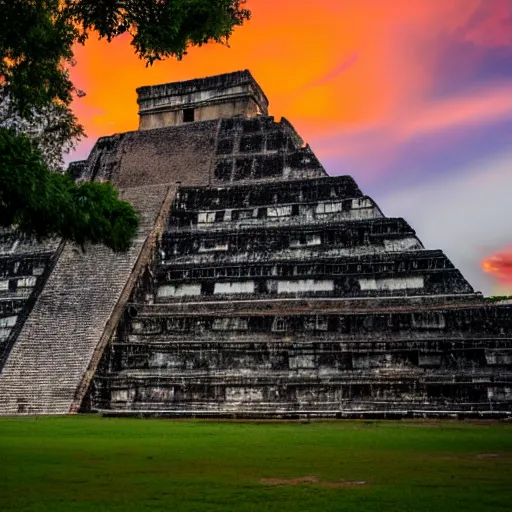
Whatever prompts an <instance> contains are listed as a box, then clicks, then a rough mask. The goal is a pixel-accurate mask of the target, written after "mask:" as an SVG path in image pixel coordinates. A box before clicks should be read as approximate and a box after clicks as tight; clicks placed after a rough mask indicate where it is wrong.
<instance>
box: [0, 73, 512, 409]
mask: <svg viewBox="0 0 512 512" xmlns="http://www.w3.org/2000/svg"><path fill="white" fill-rule="evenodd" d="M137 92H138V104H139V116H140V126H139V129H138V130H137V131H133V132H128V133H122V134H116V135H113V136H110V137H103V138H101V139H99V140H98V142H97V143H96V145H95V147H94V148H93V150H92V151H91V154H90V156H89V158H88V159H87V160H86V161H82V162H75V163H73V164H72V165H70V167H69V170H68V172H69V173H71V174H72V175H73V177H74V178H75V179H76V180H77V181H83V180H110V181H111V182H113V183H114V184H115V185H116V186H117V187H118V188H119V189H120V191H121V195H122V197H124V198H126V199H128V200H130V201H131V202H132V204H133V205H134V206H135V207H136V208H137V210H138V211H139V212H140V213H141V218H142V222H141V226H140V230H139V233H138V235H137V237H136V239H135V240H134V242H133V245H132V247H131V249H130V250H129V251H128V252H127V253H126V254H114V253H112V252H111V251H110V250H108V249H106V248H104V247H100V246H88V247H86V251H85V252H82V251H80V250H79V249H77V248H76V247H74V246H73V245H71V244H66V243H64V242H62V241H60V240H49V241H47V242H45V244H37V243H35V242H34V241H32V240H30V239H27V238H23V237H21V236H20V235H19V234H18V233H16V232H13V231H8V230H7V231H4V232H2V233H0V266H1V268H2V276H1V277H0V370H1V373H0V414H66V413H72V412H80V411H84V412H85V411H96V412H101V413H103V414H107V415H130V414H134V415H155V416H157V415H169V416H172V415H175V416H179V415H182V416H226V417H233V416H236V417H244V416H245V417H302V416H323V417H349V416H357V417H365V416H370V417H376V416H382V417H389V416H414V415H418V416H442V415H459V416H502V417H503V416H509V415H511V414H512V352H511V349H512V305H510V304H504V303H496V302H492V301H491V300H490V299H485V298H483V297H482V296H481V294H479V293H475V292H474V290H473V288H472V287H471V285H470V284H469V283H468V282H467V281H466V280H465V279H464V277H463V276H462V275H461V273H460V272H459V271H458V270H457V269H456V268H455V267H454V265H453V264H452V262H451V261H450V260H449V259H448V258H447V257H446V255H445V254H444V253H443V252H442V251H440V250H430V249H425V248H424V246H423V244H422V243H421V241H420V239H419V238H418V237H417V236H416V233H415V231H414V230H413V229H412V228H411V226H409V224H408V223H407V222H406V221H405V220H404V219H402V218H389V217H385V216H384V214H383V213H382V211H381V210H380V209H379V207H378V206H377V204H376V203H375V201H374V200H373V199H372V198H370V197H368V196H366V195H364V193H363V192H362V191H361V190H360V189H359V187H358V186H357V184H356V183H355V181H354V180H353V179H352V178H351V177H350V176H336V177H333V176H328V175H327V173H326V172H325V170H324V169H323V167H322V165H321V163H320V162H319V161H318V159H317V157H316V156H315V154H314V153H313V151H312V150H311V148H310V147H309V146H308V145H306V144H304V142H303V141H302V139H301V137H300V136H299V135H298V134H297V132H296V131H295V130H294V128H293V127H292V126H291V124H290V123H289V122H288V121H286V120H285V119H281V120H280V121H276V120H275V119H274V118H273V117H272V116H269V115H268V100H267V98H266V97H265V94H264V93H263V91H262V90H261V88H260V87H259V85H258V84H257V83H256V81H255V80H254V78H253V77H252V76H251V74H250V73H249V71H239V72H235V73H229V74H224V75H218V76H213V77H207V78H203V79H196V80H190V81H186V82H177V83H170V84H165V85H158V86H152V87H142V88H140V89H138V91H137Z"/></svg>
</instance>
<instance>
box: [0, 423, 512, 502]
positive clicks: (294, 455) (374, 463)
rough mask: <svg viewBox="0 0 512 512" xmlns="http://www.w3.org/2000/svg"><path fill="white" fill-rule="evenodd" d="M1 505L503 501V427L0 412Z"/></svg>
mask: <svg viewBox="0 0 512 512" xmlns="http://www.w3.org/2000/svg"><path fill="white" fill-rule="evenodd" d="M305 477H309V479H308V480H310V482H304V483H297V482H293V481H292V480H293V479H300V478H305ZM269 480H270V481H269ZM340 482H365V484H364V485H356V486H346V485H345V486H343V485H341V486H340ZM273 483H281V484H282V485H270V484H273ZM292 484H294V485H292ZM0 510H1V511H2V512H5V511H13V510H16V511H25V510H34V511H43V510H44V511H52V512H60V511H66V512H67V511H75V510H79V511H85V510H87V511H107V510H108V511H123V512H130V511H146V510H153V511H154V510H165V511H189V510H193V511H221V510H222V511H266V510H269V511H276V512H286V511H291V510H293V511H295V510H300V511H322V512H328V511H343V510H347V511H356V512H357V511H365V512H371V511H393V512H400V511H404V512H410V511H433V512H442V511H445V510H446V511H450V512H458V511H473V510H474V511H479V512H482V511H488V510H501V511H505V510H507V511H508V510H512V425H511V424H510V423H509V424H506V423H466V422H433V421H425V422H422V421H402V422H399V421H397V422H384V421H383V422H372V421H357V422H356V421H350V422H348V421H337V422H318V423H315V422H313V423H308V424H302V423H291V422H290V423H285V422H283V423H270V422H268V423H232V422H202V421H169V420H134V419H103V418H98V417H95V416H82V417H59V418H37V419H35V418H20V419H11V418H3V419H0Z"/></svg>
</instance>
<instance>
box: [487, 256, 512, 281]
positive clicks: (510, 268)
mask: <svg viewBox="0 0 512 512" xmlns="http://www.w3.org/2000/svg"><path fill="white" fill-rule="evenodd" d="M481 265H482V270H483V271H484V272H487V273H489V274H491V275H492V276H494V277H495V278H496V279H497V281H498V282H499V283H501V284H505V285H512V246H510V247H507V248H505V249H503V250H501V251H498V252H495V253H494V254H492V255H491V256H489V257H487V258H485V259H484V260H483V261H482V264H481Z"/></svg>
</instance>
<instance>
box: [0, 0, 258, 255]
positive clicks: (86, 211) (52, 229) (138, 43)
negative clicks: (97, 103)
mask: <svg viewBox="0 0 512 512" xmlns="http://www.w3.org/2000/svg"><path fill="white" fill-rule="evenodd" d="M244 4H245V0H0V12H1V13H2V16H1V17H0V226H4V227H9V226H14V227H16V228H17V229H19V230H21V231H23V232H25V233H28V234H33V235H35V236H37V237H40V238H42V237H46V236H60V237H63V238H65V239H67V240H71V241H73V242H77V243H79V244H82V245H83V244H84V243H85V242H92V243H103V244H105V245H107V246H109V247H111V248H112V249H114V250H126V249H127V248H128V247H129V245H130V240H131V239H132V237H133V236H134V234H135V232H136V230H137V226H138V216H137V214H136V212H135V211H134V210H133V208H132V207H131V205H130V204H129V203H127V202H124V201H121V200H120V199H119V197H118V194H117V191H116V190H115V189H114V187H113V186H112V185H111V184H109V183H82V184H76V183H75V182H74V181H73V180H72V179H71V178H70V177H69V176H67V175H65V174H63V172H62V165H63V152H66V151H69V150H70V149H72V148H73V147H74V145H75V144H76V143H77V141H78V140H79V139H80V137H82V136H83V135H84V130H83V127H82V126H81V125H80V124H79V122H78V120H77V118H76V117H75V116H74V114H73V112H72V110H71V108H70V105H71V102H72V101H73V99H74V98H75V97H76V96H81V95H82V94H83V92H82V91H79V90H77V89H76V88H75V86H74V85H73V83H72V81H71V79H70V75H69V69H70V67H72V66H73V65H75V62H74V57H73V46H74V45H75V44H85V42H86V40H87V38H88V37H91V36H92V35H96V36H98V37H99V38H105V39H107V40H108V41H111V40H112V39H113V38H115V37H117V36H119V35H121V34H129V36H130V40H131V44H132V46H133V48H134V51H135V53H136V54H137V55H138V56H139V58H141V59H143V60H145V62H146V64H147V65H151V64H153V63H154V62H155V61H156V60H161V59H164V58H168V57H176V58H178V59H181V58H182V57H183V56H184V55H185V54H186V52H187V49H188V48H189V47H190V46H201V45H202V44H205V43H208V42H218V43H223V44H226V43H227V41H228V39H229V36H230V35H231V33H232V31H233V29H234V28H235V27H236V26H239V25H242V24H243V23H244V22H245V21H246V20H247V19H249V17H250V13H249V11H248V10H247V9H244Z"/></svg>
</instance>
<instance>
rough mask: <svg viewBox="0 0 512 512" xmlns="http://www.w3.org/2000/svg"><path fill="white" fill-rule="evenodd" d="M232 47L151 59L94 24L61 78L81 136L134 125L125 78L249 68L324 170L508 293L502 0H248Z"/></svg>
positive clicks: (506, 13) (484, 282) (506, 41)
mask: <svg viewBox="0 0 512 512" xmlns="http://www.w3.org/2000/svg"><path fill="white" fill-rule="evenodd" d="M248 7H249V8H250V9H251V10H252V19H251V21H250V22H248V23H247V24H246V25H245V26H243V27H241V28H238V29H237V30H236V31H235V33H234V34H233V36H232V38H231V40H230V47H229V48H228V47H224V46H220V45H208V46H205V47H202V48H194V49H192V50H190V52H189V54H188V55H187V56H185V58H184V59H183V61H182V62H177V61H173V60H169V61H166V62H157V63H156V64H155V65H154V66H153V67H150V68H146V67H145V64H144V63H143V62H142V61H140V60H138V59H137V57H135V56H134V54H133V51H132V48H131V46H130V44H129V40H128V39H126V38H124V37H121V38H119V39H117V40H115V41H113V42H112V43H110V44H108V43H106V42H99V41H97V40H96V38H95V37H94V36H92V37H91V38H90V39H89V41H88V42H87V43H86V45H85V47H77V48H76V53H75V56H76V59H77V62H78V64H77V66H76V67H75V68H73V71H72V77H73V80H74V81H75V83H76V85H77V86H78V87H79V88H81V89H84V90H85V91H86V93H87V96H86V97H84V98H81V99H78V100H76V102H75V104H74V108H75V112H76V113H77V115H78V117H79V119H80V121H81V122H82V123H83V124H84V125H85V128H86V130H87V133H88V135H89V138H88V139H87V140H85V141H84V142H82V143H81V145H80V146H79V148H78V150H77V151H76V153H75V154H74V155H72V159H81V158H85V157H86V156H87V154H88V152H89V150H90V148H91V147H92V145H93V144H94V142H95V140H96V138H97V137H98V136H101V135H109V134H112V133H116V132H123V131H127V130H133V129H136V128H137V123H138V119H137V105H136V94H135V88H136V87H139V86H141V85H152V84H158V83H165V82H172V81H177V80H185V79H190V78H196V77H201V76H205V75H211V74H218V73H224V72H228V71H234V70H237V69H246V68H248V69H250V70H251V72H252V73H253V75H254V77H255V78H256V80H257V81H258V82H259V83H260V85H261V86H262V88H263V89H264V91H265V92H266V94H267V96H268V98H269V100H270V113H271V114H272V115H274V116H275V117H276V118H280V117H281V116H284V117H286V118H287V119H288V120H289V121H291V122H292V123H293V125H294V126H295V127H296V129H297V130H298V131H299V133H300V134H301V135H302V137H303V138H304V139H305V140H306V141H307V142H309V143H310V144H311V146H312V148H313V150H314V151H315V152H316V154H317V155H318V156H319V158H320V159H321V161H322V162H323V164H324V166H325V167H326V169H327V171H328V172H329V173H330V174H332V175H339V174H350V175H352V176H353V177H354V178H355V179H356V180H357V182H358V183H359V185H360V187H361V188H362V189H363V191H364V192H365V193H367V194H368V195H371V196H372V197H373V198H374V199H375V200H376V201H377V203H378V204H379V205H380V206H381V208H382V209H383V211H384V213H385V214H386V215H388V216H401V217H404V218H405V219H406V220H407V221H409V223H410V224H411V225H412V226H413V228H414V229H416V231H417V234H418V235H419V237H420V239H421V240H422V241H423V243H424V244H425V246H426V247H427V248H433V249H434V248H441V249H443V250H444V251H445V252H446V254H447V255H448V257H449V258H451V259H452V261H453V262H454V263H455V265H457V266H458V267H459V268H460V269H461V271H462V273H463V274H464V275H465V276H466V278H467V279H468V280H469V281H470V282H471V284H472V285H473V286H474V287H475V289H476V290H480V291H482V292H484V293H485V294H496V293H499V294H501V293H512V212H511V210H512V197H511V196H512V0H316V1H315V2H312V1H310V0H272V1H270V0H249V2H248Z"/></svg>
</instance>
